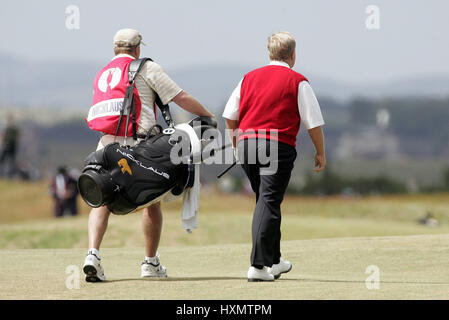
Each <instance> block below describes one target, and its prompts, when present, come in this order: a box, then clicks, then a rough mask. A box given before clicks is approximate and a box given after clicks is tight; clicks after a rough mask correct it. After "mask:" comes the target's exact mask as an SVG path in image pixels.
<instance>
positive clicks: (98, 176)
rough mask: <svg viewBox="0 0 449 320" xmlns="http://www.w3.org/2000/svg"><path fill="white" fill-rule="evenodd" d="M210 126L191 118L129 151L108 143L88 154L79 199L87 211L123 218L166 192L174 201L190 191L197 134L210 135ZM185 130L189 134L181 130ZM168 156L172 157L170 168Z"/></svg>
mask: <svg viewBox="0 0 449 320" xmlns="http://www.w3.org/2000/svg"><path fill="white" fill-rule="evenodd" d="M216 126H217V124H216V122H215V120H213V119H211V118H209V117H197V118H195V119H193V120H192V121H191V122H189V123H188V124H182V125H180V126H175V127H174V128H166V129H165V130H163V131H162V130H161V128H160V126H158V127H159V130H158V131H159V132H160V131H162V132H161V133H156V134H154V135H150V136H148V137H147V139H144V140H142V141H141V142H140V143H138V144H137V145H136V146H134V147H129V146H120V145H119V143H111V144H109V145H107V146H106V147H105V148H103V149H101V150H98V151H95V152H92V153H91V154H90V155H89V156H88V157H87V158H86V161H85V167H84V170H83V172H82V174H81V176H80V177H79V179H78V188H79V191H80V194H81V197H82V198H83V199H84V201H85V202H86V203H87V204H88V205H89V206H91V207H94V208H97V207H100V206H104V205H106V206H107V207H108V209H109V210H110V211H111V212H112V213H114V214H118V215H124V214H128V213H130V212H133V211H136V210H138V209H140V208H142V207H146V206H148V205H150V204H151V203H152V202H156V201H159V199H160V198H161V197H162V196H164V195H165V194H167V193H168V192H171V193H172V194H173V195H180V194H181V193H182V192H183V191H184V190H185V189H186V188H188V187H191V186H192V185H193V179H194V161H193V158H194V157H195V154H194V153H197V155H196V158H198V157H197V156H198V151H199V152H201V149H202V146H203V147H204V143H208V142H207V141H200V139H201V136H202V133H203V132H204V131H205V130H208V129H215V128H216ZM187 128H191V130H187ZM173 148H177V149H175V150H179V151H181V150H188V153H187V154H186V155H184V156H183V155H182V154H181V153H180V152H178V154H175V152H172V149H173ZM171 154H172V156H173V155H174V156H178V159H179V161H178V163H174V162H173V161H172V159H171Z"/></svg>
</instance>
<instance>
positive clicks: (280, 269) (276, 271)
mask: <svg viewBox="0 0 449 320" xmlns="http://www.w3.org/2000/svg"><path fill="white" fill-rule="evenodd" d="M291 269H292V264H291V263H290V261H286V260H284V259H282V258H280V259H279V263H277V264H273V265H272V266H271V268H268V272H269V273H270V274H272V275H273V277H274V278H275V279H279V277H280V276H281V274H282V273H287V272H289V271H290V270H291Z"/></svg>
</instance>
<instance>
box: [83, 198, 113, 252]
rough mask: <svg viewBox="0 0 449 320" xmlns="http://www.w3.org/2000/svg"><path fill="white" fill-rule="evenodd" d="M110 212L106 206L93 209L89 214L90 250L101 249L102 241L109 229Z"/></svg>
mask: <svg viewBox="0 0 449 320" xmlns="http://www.w3.org/2000/svg"><path fill="white" fill-rule="evenodd" d="M109 215H110V212H109V210H108V208H107V207H106V206H103V207H99V208H93V209H92V210H91V211H90V214H89V221H88V234H89V248H90V249H92V248H95V249H97V250H99V249H100V245H101V241H102V240H103V236H104V234H105V232H106V228H107V227H108V220H109Z"/></svg>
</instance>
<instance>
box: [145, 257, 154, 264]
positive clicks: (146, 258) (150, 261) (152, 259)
mask: <svg viewBox="0 0 449 320" xmlns="http://www.w3.org/2000/svg"><path fill="white" fill-rule="evenodd" d="M145 261H146V262H148V263H152V264H157V256H154V257H145Z"/></svg>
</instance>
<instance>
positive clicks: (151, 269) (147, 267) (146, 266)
mask: <svg viewBox="0 0 449 320" xmlns="http://www.w3.org/2000/svg"><path fill="white" fill-rule="evenodd" d="M141 271H142V272H141V277H142V278H146V277H150V278H166V277H167V269H165V267H164V266H163V265H162V264H161V262H160V260H159V254H157V255H156V257H155V261H153V262H150V261H147V260H144V261H143V262H142V265H141Z"/></svg>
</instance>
